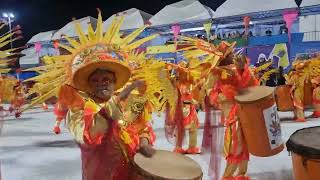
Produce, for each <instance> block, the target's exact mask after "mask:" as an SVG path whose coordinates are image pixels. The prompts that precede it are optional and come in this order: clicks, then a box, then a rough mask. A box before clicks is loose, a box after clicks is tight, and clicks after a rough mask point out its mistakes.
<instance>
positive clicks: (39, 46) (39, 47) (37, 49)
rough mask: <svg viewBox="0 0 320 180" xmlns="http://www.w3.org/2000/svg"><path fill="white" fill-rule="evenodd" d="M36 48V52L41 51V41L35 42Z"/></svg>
mask: <svg viewBox="0 0 320 180" xmlns="http://www.w3.org/2000/svg"><path fill="white" fill-rule="evenodd" d="M34 48H36V52H37V53H39V52H40V51H41V48H42V45H41V43H39V42H37V43H35V44H34Z"/></svg>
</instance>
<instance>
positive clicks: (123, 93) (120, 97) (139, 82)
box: [118, 80, 144, 101]
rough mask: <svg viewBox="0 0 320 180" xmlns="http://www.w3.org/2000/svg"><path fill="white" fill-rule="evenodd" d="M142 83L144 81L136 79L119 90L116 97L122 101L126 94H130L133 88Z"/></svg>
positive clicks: (126, 96)
mask: <svg viewBox="0 0 320 180" xmlns="http://www.w3.org/2000/svg"><path fill="white" fill-rule="evenodd" d="M143 84H144V81H141V80H136V81H134V82H133V83H132V84H130V85H129V86H127V87H126V88H125V89H124V90H122V91H121V92H120V94H119V95H118V98H119V100H120V101H123V100H125V99H127V98H128V96H129V95H130V93H131V91H133V90H134V89H135V88H137V87H139V86H142V85H143Z"/></svg>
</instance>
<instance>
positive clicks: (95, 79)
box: [88, 69, 116, 99]
mask: <svg viewBox="0 0 320 180" xmlns="http://www.w3.org/2000/svg"><path fill="white" fill-rule="evenodd" d="M115 81H116V79H115V75H114V73H113V72H110V71H107V70H104V69H97V70H96V71H94V72H93V73H92V74H91V75H90V76H89V78H88V83H89V86H90V88H91V89H92V92H93V93H94V94H95V96H97V97H99V98H101V99H108V98H110V97H111V96H112V95H113V92H114V86H115Z"/></svg>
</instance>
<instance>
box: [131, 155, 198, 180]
mask: <svg viewBox="0 0 320 180" xmlns="http://www.w3.org/2000/svg"><path fill="white" fill-rule="evenodd" d="M157 151H163V152H171V151H168V150H162V149H161V150H160V149H159V150H157ZM171 153H173V152H171ZM175 154H177V155H179V156H185V155H182V154H179V153H175ZM185 157H187V158H189V159H190V160H192V161H193V162H195V164H196V165H197V166H198V167H199V169H200V172H201V173H200V174H199V176H196V177H192V179H191V180H197V179H199V178H201V177H203V171H202V168H201V166H200V165H199V164H198V163H197V161H195V160H193V159H192V158H190V157H188V156H185ZM134 159H135V158H134ZM134 159H133V161H132V164H133V166H135V167H136V168H138V169H139V170H141V173H139V174H141V175H152V177H156V178H160V179H165V177H161V176H158V175H156V174H150V172H148V171H146V170H145V169H143V168H141V167H140V166H139V165H138V164H137V163H136V162H135V160H134ZM172 180H184V179H172Z"/></svg>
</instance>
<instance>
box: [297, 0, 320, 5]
mask: <svg viewBox="0 0 320 180" xmlns="http://www.w3.org/2000/svg"><path fill="white" fill-rule="evenodd" d="M315 5H320V1H319V0H302V3H301V5H300V7H306V6H315Z"/></svg>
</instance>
